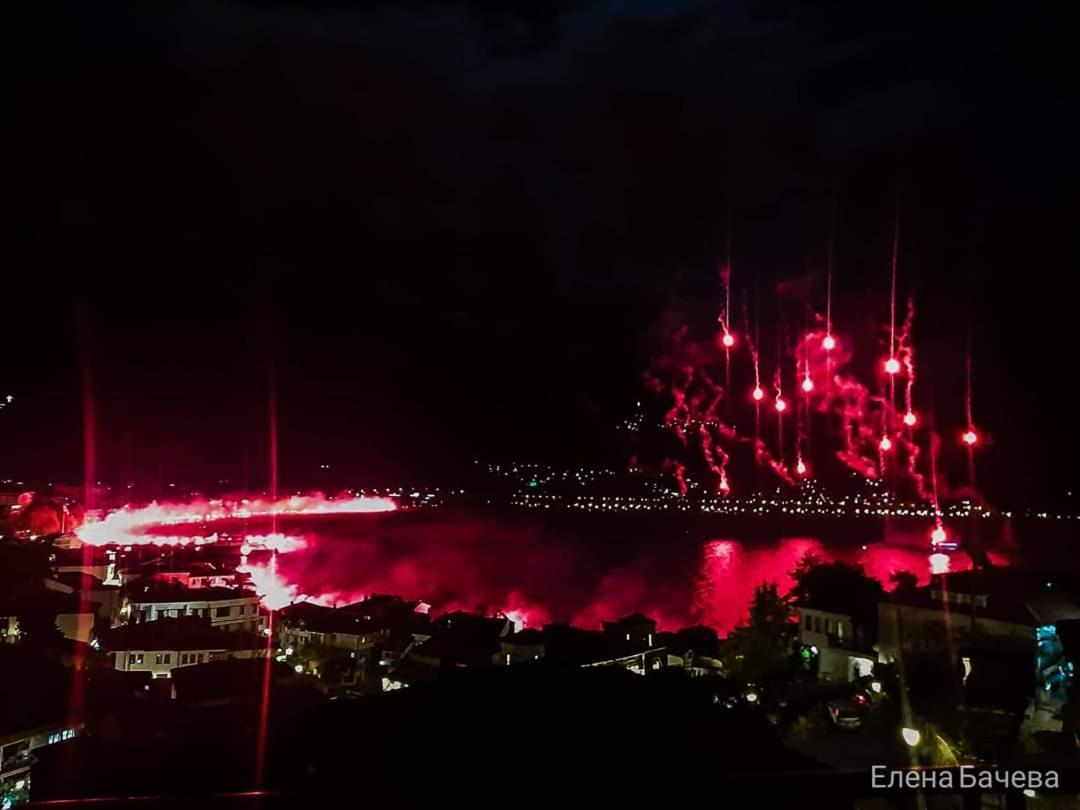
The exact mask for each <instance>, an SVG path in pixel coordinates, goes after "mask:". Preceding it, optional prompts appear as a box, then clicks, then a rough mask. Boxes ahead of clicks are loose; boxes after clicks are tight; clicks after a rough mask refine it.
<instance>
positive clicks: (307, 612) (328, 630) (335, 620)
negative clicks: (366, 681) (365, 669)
mask: <svg viewBox="0 0 1080 810" xmlns="http://www.w3.org/2000/svg"><path fill="white" fill-rule="evenodd" d="M389 635H390V628H389V627H388V626H386V625H384V624H382V623H380V622H375V621H371V620H368V619H365V618H363V617H361V616H358V615H356V614H353V613H346V612H344V611H343V610H341V609H337V608H328V607H322V606H321V605H314V604H310V603H299V604H296V605H290V606H289V607H287V608H284V609H283V610H282V611H281V623H280V630H279V634H278V639H279V644H280V646H281V647H282V648H283V649H299V648H301V647H306V646H309V645H322V646H326V647H335V648H337V649H341V650H349V651H352V652H362V651H363V652H366V651H368V650H371V649H373V648H374V647H375V645H376V644H379V643H380V642H382V641H385V640H386V639H387V638H388V637H389Z"/></svg>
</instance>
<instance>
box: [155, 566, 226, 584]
mask: <svg viewBox="0 0 1080 810" xmlns="http://www.w3.org/2000/svg"><path fill="white" fill-rule="evenodd" d="M150 578H151V580H152V581H154V582H163V583H171V584H173V585H180V586H182V587H184V588H198V589H202V588H235V587H236V586H237V585H238V584H239V583H238V582H237V578H236V573H235V572H232V571H225V570H223V569H220V568H218V567H217V566H215V565H213V564H211V563H193V564H192V565H191V566H190V567H189V568H187V569H186V570H180V571H155V572H154V573H153V574H152V575H151V577H150Z"/></svg>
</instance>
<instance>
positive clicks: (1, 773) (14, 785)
mask: <svg viewBox="0 0 1080 810" xmlns="http://www.w3.org/2000/svg"><path fill="white" fill-rule="evenodd" d="M82 729H83V726H82V724H79V725H67V724H66V723H50V724H48V725H43V726H38V727H36V728H23V729H18V730H9V731H7V732H6V733H5V732H4V731H3V730H0V807H12V806H14V805H18V804H22V803H25V802H27V801H29V799H30V783H31V778H30V772H31V768H32V766H33V764H34V752H35V751H36V750H38V749H39V748H43V747H44V746H46V745H55V744H57V743H61V742H65V741H67V740H73V739H75V737H76V736H78V734H79V733H80V732H81V731H82Z"/></svg>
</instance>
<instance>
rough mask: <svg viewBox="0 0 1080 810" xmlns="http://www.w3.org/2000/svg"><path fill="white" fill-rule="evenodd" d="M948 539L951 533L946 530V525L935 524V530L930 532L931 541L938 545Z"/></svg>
mask: <svg viewBox="0 0 1080 810" xmlns="http://www.w3.org/2000/svg"><path fill="white" fill-rule="evenodd" d="M948 539H949V535H948V533H947V532H946V531H945V527H944V526H942V525H941V524H938V525H937V526H935V527H934V530H933V531H932V532H930V542H931V543H934V544H935V545H937V544H939V543H944V542H945V541H946V540H948Z"/></svg>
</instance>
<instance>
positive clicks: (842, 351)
mask: <svg viewBox="0 0 1080 810" xmlns="http://www.w3.org/2000/svg"><path fill="white" fill-rule="evenodd" d="M829 254H830V255H829V279H828V282H827V284H828V289H827V293H828V296H827V300H826V302H825V313H824V316H823V317H817V318H810V317H808V322H807V324H806V327H805V331H804V332H803V333H802V334H801V335H800V336H799V338H798V339H797V340H795V341H793V342H790V343H789V342H787V341H785V339H784V334H783V333H784V330H785V323H784V306H783V299H782V298H781V306H780V307H779V313H780V320H779V322H778V323H777V340H776V344H777V346H776V348H777V365H776V367H775V370H770V371H771V386H770V385H769V384H765V385H763V380H762V376H761V374H762V370H761V366H760V355H759V352H760V342H759V341H758V340H757V339H756V332H757V330H758V328H759V327H760V321H758V322H757V323H755V324H754V328H753V329H751V324H750V321H749V318H748V317H747V313H746V311H745V310H746V306H745V301H744V313H743V314H744V320H745V321H746V323H745V329H743V330H742V333H743V335H744V339H745V340H746V342H747V348H748V349H749V351H748V355H749V359H750V361H751V362H750V364H748V365H752V368H747V370H746V373H747V377H749V374H750V372H751V371H752V373H753V386H752V387H749V386H748V385H747V387H746V388H743V389H741V390H742V391H745V392H747V395H740V396H734V397H733V396H731V395H730V391H731V389H730V386H729V385H727V384H725V385H723V386H721V385H718V384H717V383H716V382H714V380H715V379H716V378H717V377H718V376H719V371H720V369H721V368H723V369H724V372H725V376H724V377H723V378H721V379H724V380H725V383H726V380H727V379H728V376H729V375H730V374H731V372H732V364H731V363H729V362H728V361H729V359H734V358H733V355H729V353H728V352H727V351H726V350H727V348H729V347H728V346H726V345H725V344H726V343H727V341H725V340H724V339H723V337H724V335H727V334H730V327H731V322H730V320H729V315H730V309H729V303H730V300H729V295H730V290H729V287H728V286H725V291H724V295H725V300H724V304H723V307H722V311H721V315H720V317H719V318H718V321H719V323H718V325H716V326H714V329H716V330H717V331H716V332H714V333H713V334H712V335H710V336H709V339H707V340H706V339H701V340H691V339H690V338H689V335H690V329H689V327H688V326H685V325H684V326H681V327H679V328H678V329H676V330H675V331H674V332H673V333H672V336H673V338H674V343H673V346H672V347H671V350H670V351H669V352H668V353H666V354H665V355H664V356H662V357H660V358H658V359H657V360H656V361H654V363H653V364H652V365H651V366H650V369H649V371H648V372H647V373H646V381H647V384H648V385H649V387H650V388H651V389H652V390H653V391H654V392H656V393H657V394H659V395H661V396H662V397H664V398H665V399H666V400H667V403H666V413H665V415H664V420H663V423H664V426H665V427H666V428H667V429H668V430H669V431H670V432H671V433H673V434H674V435H675V437H676V438H677V439H678V441H679V443H680V445H681V446H682V447H683V448H685V449H686V450H687V451H691V452H692V453H693V454H695V455H696V457H697V461H696V463H695V468H697V469H701V470H702V471H703V472H704V474H705V475H706V477H708V478H711V485H710V486H708V487H706V488H705V490H704V491H710V490H711V491H713V492H727V491H729V489H730V488H731V487H732V486H733V485H735V484H736V483H737V482H734V481H732V470H733V469H738V463H739V462H736V461H734V459H735V458H736V456H735V455H734V454H735V452H736V447H737V445H740V444H748V445H750V446H751V447H752V448H753V451H754V452H753V458H754V461H755V462H756V465H757V467H758V468H763V469H769V470H771V471H772V472H773V473H775V474H776V476H777V477H778V478H779V479H780V480H782V481H785V482H788V483H790V484H794V483H797V481H798V479H805V478H807V477H808V476H809V475H810V473H811V471H812V468H813V467H814V464H813V463H812V462H811V459H810V451H811V442H813V445H814V449H815V450H818V451H819V453H821V452H825V451H824V450H820V449H819V448H823V447H825V446H828V445H832V446H831V447H829V450H828V452H829V453H831V454H833V455H834V456H835V458H836V459H837V460H839V461H840V462H841V463H843V464H845V465H847V466H848V467H849V468H850V469H852V470H854V471H855V472H857V473H858V474H860V475H862V476H865V477H867V478H873V479H879V478H882V477H884V476H885V474H886V473H888V475H887V481H888V484H889V487H890V488H898V487H903V488H905V489H909V490H912V491H913V494H916V495H917V496H918V497H919V498H920V499H923V500H929V499H930V493H929V492H928V489H927V486H926V481H925V472H924V471H923V470H922V465H923V463H924V454H921V453H920V449H921V448H920V442H922V441H925V440H927V439H928V438H929V437H930V435H931V431H930V430H929V429H922V428H921V421H922V420H921V417H920V415H919V413H918V412H917V411H916V409H915V404H916V403H915V401H914V395H915V382H916V379H917V375H916V365H915V360H916V354H915V347H914V341H913V338H912V335H913V331H914V330H913V326H914V318H915V306H914V301H913V299H912V298H910V297H909V298H908V300H907V309H906V315H905V318H904V320H903V323H902V324H900V325H898V324H897V318H896V315H897V307H896V303H897V302H896V295H897V273H898V259H899V209H897V219H896V224H895V226H894V232H893V245H892V266H891V271H892V272H891V279H890V319H889V344H888V354H887V355H886V356H885V357H884V358H883V359H882V361H881V365H880V366H878V368H879V369H880V370H882V371H883V372H884V373H881V374H878V375H875V377H876V380H877V382H878V385H877V386H876V387H871V386H870V385H868V384H866V383H864V382H863V381H861V380H860V379H859V377H858V376H857V374H856V373H855V371H854V369H853V365H852V363H853V357H854V355H855V346H854V341H852V340H850V339H843V340H841V339H839V337H838V336H837V335H836V334H835V333H834V329H835V327H836V324H835V323H834V322H833V319H832V300H831V298H832V296H831V293H832V290H831V287H832V243H831V241H830V250H829ZM724 280H725V285H727V284H728V282H729V280H730V279H729V277H728V276H726V275H725V277H724ZM793 289H797V287H795V286H793V285H792V284H788V283H787V282H784V283H782V284H780V285H778V287H777V293H778V294H779V295H780V296H784V295H787V294H789V291H791V290H793ZM811 320H813V321H814V322H816V324H817V325H816V326H814V327H813V328H812V327H811V323H810V321H811ZM898 326H899V328H898ZM789 358H790V359H791V360H793V361H794V362H793V371H794V374H793V383H794V385H795V386H797V389H796V390H795V394H794V399H788V398H787V397H785V385H784V383H785V381H784V380H783V369H784V367H785V363H787V362H789ZM736 363H737V360H736ZM738 371H739V369H737V368H736V369H735V373H736V374H737V373H738ZM969 378H970V374H969ZM897 382H900V383H902V384H903V386H904V388H903V390H902V392H900V393H901V394H902V396H901V397H900V398H899V401H898V398H897V393H898V392H897V391H896V383H897ZM747 383H749V380H746V382H744V383H742V385H746V384H747ZM736 384H739V383H738V382H737V383H736ZM722 400H723V401H724V404H725V405H726V408H724V407H720V403H721V401H722ZM763 404H767V405H771V408H772V410H773V411H775V415H776V420H777V427H776V445H775V449H774V448H772V447H770V446H769V445H772V442H769V441H766V440H765V439H763V437H762V426H761V422H760V419H761V406H762V405H763ZM747 405H752V407H753V414H752V416H753V419H754V433H753V438H752V439H751V438H749V437H746V436H741V435H740V434H739V433H738V431H737V430H736V427H735V425H736V424H737V423H738V421H739V418H740V417H739V411H738V410H736V408H737V407H745V406H747ZM791 407H794V419H795V423H794V431H795V435H794V439H793V440H792V439H789V441H794V446H793V448H786V447H785V444H784V442H785V436H784V433H785V426H784V419H785V417H786V416H787V412H788V411H789V410H791ZM721 411H723V412H724V414H725V417H724V418H720V416H719V415H718V414H719V413H720V412H721ZM747 415H748V416H750V414H747ZM837 427H839V428H840V430H839V431H837V430H836V428H837ZM822 431H826V432H827V433H828V436H829V440H828V441H823V442H821V443H820V444H819V443H818V439H817V438H815V437H816V436H817V434H818V433H819V432H822ZM961 438H962V441H963V442H964V443H965V444H967V445H968V448H969V450H970V449H971V447H972V446H973V445H974V444H975V443H977V442H978V441H979V440H980V439H979V436H978V434H977V433H976V432H975V429H974V426H973V421H972V419H971V417H970V395H969V418H968V426H967V430H966V431H965V432H964V434H963V436H962V437H961ZM785 451H789V453H790V458H789V459H785V455H786V453H785ZM687 461H688V459H687V458H685V457H684V458H680V459H679V460H678V461H676V460H674V459H668V460H666V461H665V462H664V468H665V469H666V470H668V471H670V472H673V473H675V474H676V480H677V481H678V483H679V487H680V491H682V492H686V491H687V489H688V488H690V487H688V484H687V481H688V478H687V476H688V474H689V470H688V468H687V467H686V465H685V462H687ZM787 461H790V465H789V464H788V463H786V462H787ZM972 472H973V470H972Z"/></svg>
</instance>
